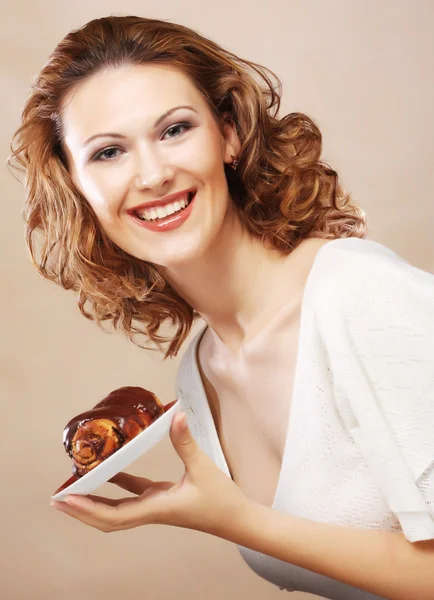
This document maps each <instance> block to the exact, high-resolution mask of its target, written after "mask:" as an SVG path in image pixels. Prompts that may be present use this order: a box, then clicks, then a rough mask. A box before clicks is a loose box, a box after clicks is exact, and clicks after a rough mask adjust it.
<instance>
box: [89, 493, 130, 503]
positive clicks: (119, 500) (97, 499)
mask: <svg viewBox="0 0 434 600" xmlns="http://www.w3.org/2000/svg"><path fill="white" fill-rule="evenodd" d="M87 497H88V498H91V499H92V500H93V501H94V502H101V503H102V504H108V505H109V506H118V505H119V504H123V503H124V502H130V501H131V500H133V499H134V498H104V497H103V496H94V495H93V494H89V495H88V496H87Z"/></svg>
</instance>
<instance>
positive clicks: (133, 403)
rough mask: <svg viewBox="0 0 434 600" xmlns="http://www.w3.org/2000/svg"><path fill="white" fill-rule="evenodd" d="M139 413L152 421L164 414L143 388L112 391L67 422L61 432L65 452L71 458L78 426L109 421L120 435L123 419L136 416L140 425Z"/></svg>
mask: <svg viewBox="0 0 434 600" xmlns="http://www.w3.org/2000/svg"><path fill="white" fill-rule="evenodd" d="M172 404H173V403H171V405H172ZM140 412H147V413H149V415H150V416H151V417H152V421H154V420H155V419H157V418H158V417H159V416H161V415H162V414H163V413H164V412H165V408H164V406H163V405H162V404H161V403H160V401H159V400H158V398H157V397H156V396H155V394H153V393H152V392H150V391H148V390H145V389H144V388H141V387H134V386H126V387H122V388H119V389H117V390H114V391H113V392H111V393H110V394H108V396H106V397H105V398H103V400H101V401H100V402H98V404H96V405H95V406H94V408H92V409H91V410H88V411H86V412H83V413H81V414H79V415H77V416H76V417H74V418H73V419H71V420H70V421H69V423H68V424H67V425H66V427H65V429H64V430H63V445H64V447H65V450H66V452H67V453H68V454H69V456H71V454H72V449H71V444H72V439H73V437H74V435H75V433H76V431H77V429H78V428H79V427H80V425H82V424H83V423H85V422H86V421H91V420H92V419H109V420H110V421H112V422H113V423H114V425H115V427H116V429H117V430H118V433H119V434H120V435H122V431H123V428H124V423H125V419H128V420H131V419H134V415H135V414H137V422H138V423H139V424H141V423H142V420H141V419H140V418H139V413H140Z"/></svg>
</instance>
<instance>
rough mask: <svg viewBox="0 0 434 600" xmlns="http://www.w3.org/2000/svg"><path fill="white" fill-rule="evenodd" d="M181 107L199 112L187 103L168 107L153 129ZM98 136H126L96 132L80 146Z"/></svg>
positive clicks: (85, 144)
mask: <svg viewBox="0 0 434 600" xmlns="http://www.w3.org/2000/svg"><path fill="white" fill-rule="evenodd" d="M181 108H188V109H189V110H192V111H193V112H195V113H197V114H199V113H198V112H197V110H196V109H195V108H193V107H192V106H189V105H183V106H175V107H174V108H170V109H169V110H168V111H166V112H165V113H164V114H163V115H161V117H158V119H157V120H156V121H155V123H154V127H153V129H156V128H157V127H158V125H159V124H160V123H161V121H164V119H165V118H166V117H168V116H169V115H171V114H172V113H174V112H175V111H176V110H180V109H181ZM99 137H114V138H122V139H123V138H125V137H126V136H125V135H122V134H120V133H96V134H95V135H92V136H91V137H90V138H88V139H87V140H86V141H85V142H84V144H83V146H82V147H83V148H86V146H88V145H89V144H90V142H91V141H92V140H94V139H96V138H99Z"/></svg>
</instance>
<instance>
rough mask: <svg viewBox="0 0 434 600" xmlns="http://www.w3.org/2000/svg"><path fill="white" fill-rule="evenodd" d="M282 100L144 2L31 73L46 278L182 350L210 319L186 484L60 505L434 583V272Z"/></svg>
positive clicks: (394, 584)
mask: <svg viewBox="0 0 434 600" xmlns="http://www.w3.org/2000/svg"><path fill="white" fill-rule="evenodd" d="M279 103H280V95H279V93H278V92H277V91H276V90H275V89H274V87H273V85H272V82H271V79H270V77H269V75H268V74H267V71H266V70H265V69H264V68H263V67H260V66H259V65H256V64H254V63H250V62H248V61H245V60H242V59H240V58H238V57H236V56H234V55H233V54H231V53H229V52H227V51H225V50H223V49H222V48H221V47H219V46H218V45H217V44H215V43H214V42H212V41H210V40H207V39H205V38H204V37H202V36H200V35H199V34H197V33H195V32H193V31H191V30H190V29H187V28H186V27H182V26H180V25H175V24H171V23H167V22H163V21H157V20H150V19H143V18H138V17H108V18H103V19H97V20H94V21H91V22H90V23H88V24H87V25H85V26H84V27H83V28H81V29H79V30H77V31H73V32H71V33H70V34H68V35H67V36H66V38H65V39H64V40H63V41H62V42H61V43H60V44H59V45H58V47H57V48H56V49H55V51H54V53H53V55H52V56H51V57H50V60H49V61H48V63H47V65H46V66H45V67H44V69H43V70H42V72H41V73H40V74H39V76H38V78H37V79H36V81H35V83H34V85H33V90H32V93H31V95H30V96H29V98H28V99H27V102H26V105H25V108H24V111H23V117H22V126H21V127H20V129H19V130H18V131H17V133H16V138H17V139H19V144H18V146H17V147H16V148H15V149H14V150H13V156H14V157H15V158H16V160H17V161H18V163H19V164H20V165H21V166H22V167H24V169H25V170H26V190H27V193H26V209H25V213H24V214H25V219H26V222H27V242H28V245H29V248H30V251H31V255H32V258H33V261H34V263H35V266H36V267H37V269H38V270H39V272H40V273H41V274H42V275H43V276H44V277H46V278H48V279H51V280H52V281H55V282H57V283H58V284H60V285H61V286H63V287H64V288H66V289H74V290H75V291H77V292H78V297H79V306H80V309H81V311H82V313H83V314H84V315H85V316H86V317H88V318H92V319H94V320H96V321H97V323H102V322H103V321H104V320H111V321H112V322H113V323H114V324H115V325H116V326H117V327H118V328H120V329H122V330H123V331H124V332H126V333H127V334H128V335H129V336H130V338H131V339H133V338H134V336H140V335H141V334H142V335H144V336H145V337H146V338H148V339H150V340H151V341H152V342H154V343H155V344H157V345H158V346H159V347H160V348H162V344H163V343H164V342H169V345H168V349H167V350H166V351H165V356H166V357H171V356H174V355H176V354H177V352H178V351H179V349H180V348H181V345H182V343H183V341H184V340H185V338H186V336H187V335H188V333H189V331H190V328H191V325H192V323H193V321H194V319H195V318H197V317H199V316H200V317H202V318H203V319H204V320H205V321H206V324H207V326H206V328H205V329H204V330H203V331H202V332H200V334H199V335H198V336H196V338H195V339H194V340H193V342H192V343H191V344H190V346H189V347H188V348H187V350H186V352H185V354H184V357H183V360H182V364H181V368H180V372H179V377H178V397H179V399H180V401H181V403H182V406H183V410H184V412H185V413H186V415H187V417H188V419H187V421H188V426H187V424H186V422H185V419H184V418H183V417H184V415H181V416H180V417H176V418H175V419H174V421H173V423H172V428H171V434H170V435H171V440H172V442H173V444H174V447H175V449H176V451H177V452H178V454H179V456H180V457H181V459H182V460H183V462H184V464H185V475H184V477H183V478H182V480H181V481H180V482H178V483H171V482H152V481H150V480H148V479H144V478H139V477H133V476H131V475H128V474H125V473H121V474H119V475H118V476H116V477H115V478H114V480H113V481H114V483H117V484H118V485H119V486H120V487H122V488H124V489H126V490H128V491H130V492H132V493H134V494H137V498H134V499H132V498H127V499H122V500H109V499H106V498H101V497H97V496H91V497H87V498H86V497H85V498H83V497H75V496H70V497H69V498H67V500H66V502H64V503H55V505H54V506H55V508H57V509H59V510H62V511H64V512H65V513H67V514H69V515H71V516H73V517H75V518H76V519H78V520H80V521H82V522H83V523H85V524H87V525H90V526H92V527H96V528H98V529H100V530H102V531H115V530H120V529H127V528H130V527H136V526H139V525H144V524H147V523H160V524H169V525H174V526H179V527H188V528H191V529H196V530H200V531H203V532H206V533H210V534H212V535H217V536H219V537H221V538H224V539H226V540H229V541H231V542H234V543H236V544H238V546H239V549H240V551H241V553H242V556H243V557H244V559H245V560H246V562H247V563H248V564H249V565H250V566H251V568H252V569H254V570H255V571H256V572H257V573H258V574H259V575H261V576H262V577H264V578H266V579H268V580H269V581H271V582H272V583H274V584H275V585H278V586H279V587H281V588H282V589H288V590H293V589H299V590H303V591H306V592H311V593H315V594H318V595H321V596H325V597H327V598H331V599H339V600H340V599H345V600H348V599H351V598H358V599H372V598H381V597H387V598H393V599H395V600H401V599H406V600H407V599H408V598H419V599H423V598H432V597H433V594H434V569H433V568H432V565H433V564H434V563H433V561H434V514H433V505H432V503H431V504H430V500H429V494H430V493H431V496H432V490H433V489H434V483H433V472H434V468H433V467H434V463H433V460H434V441H433V440H434V436H432V425H433V424H434V399H433V389H434V380H433V373H434V369H433V366H434V365H433V357H434V352H433V350H434V347H433V343H434V342H433V341H434V318H433V316H434V315H433V306H434V304H433V301H434V277H433V276H432V275H430V274H428V273H425V272H423V271H421V270H419V269H417V268H415V267H413V266H411V265H409V264H408V263H407V262H405V261H404V260H402V259H401V258H400V257H398V256H397V255H396V254H394V253H393V252H392V251H391V250H389V249H387V248H385V247H384V246H382V245H380V244H377V243H374V242H371V241H368V240H366V239H365V238H366V221H365V217H364V214H363V212H362V211H361V210H360V209H359V208H358V207H356V206H355V205H353V204H352V203H351V201H350V199H349V196H348V195H347V194H346V193H345V192H343V191H342V189H341V187H340V185H339V182H338V178H337V175H336V173H335V172H334V171H333V170H332V169H331V168H330V167H328V166H327V165H325V164H324V163H322V162H321V161H320V151H321V135H320V132H319V131H318V128H317V127H316V125H315V124H314V123H313V122H312V121H311V120H310V119H309V118H308V117H306V116H305V115H303V114H299V113H296V114H290V115H287V116H286V117H284V118H280V119H279V118H277V117H276V115H277V113H278V109H279ZM37 232H40V233H42V244H41V247H40V248H38V249H37V248H36V246H35V244H34V237H35V234H36V233H37ZM86 303H88V304H89V305H90V307H91V310H90V308H87V307H86ZM166 320H169V321H171V322H172V324H173V325H174V327H175V334H174V335H173V336H172V337H169V338H168V337H167V336H166V337H165V336H164V335H162V334H161V333H160V326H161V325H162V324H163V322H164V321H166Z"/></svg>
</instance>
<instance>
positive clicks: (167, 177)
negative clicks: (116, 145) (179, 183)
mask: <svg viewBox="0 0 434 600" xmlns="http://www.w3.org/2000/svg"><path fill="white" fill-rule="evenodd" d="M138 161H139V164H138V167H137V169H136V175H135V182H136V187H137V189H139V190H143V189H151V190H154V191H158V190H159V189H163V188H164V187H165V185H166V184H167V183H168V182H170V181H171V180H172V179H173V176H174V169H173V167H171V166H170V165H169V164H168V162H167V160H165V158H164V157H162V156H159V155H158V154H157V153H153V152H149V151H148V152H142V153H140V156H139V158H138Z"/></svg>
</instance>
